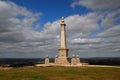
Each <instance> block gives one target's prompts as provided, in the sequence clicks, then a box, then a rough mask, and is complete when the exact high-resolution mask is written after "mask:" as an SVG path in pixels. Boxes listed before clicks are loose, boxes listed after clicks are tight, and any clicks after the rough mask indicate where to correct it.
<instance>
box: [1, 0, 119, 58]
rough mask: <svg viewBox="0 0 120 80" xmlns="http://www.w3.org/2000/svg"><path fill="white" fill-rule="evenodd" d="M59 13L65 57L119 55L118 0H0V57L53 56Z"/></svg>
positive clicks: (57, 33)
mask: <svg viewBox="0 0 120 80" xmlns="http://www.w3.org/2000/svg"><path fill="white" fill-rule="evenodd" d="M62 16H64V17H65V23H66V25H67V26H66V31H67V46H68V49H69V57H71V55H72V54H78V55H79V56H80V57H120V0H0V58H40V57H45V55H47V54H48V55H49V56H50V57H54V56H55V55H57V54H58V48H59V43H60V40H59V39H60V19H61V17H62Z"/></svg>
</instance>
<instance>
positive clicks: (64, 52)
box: [56, 17, 69, 64]
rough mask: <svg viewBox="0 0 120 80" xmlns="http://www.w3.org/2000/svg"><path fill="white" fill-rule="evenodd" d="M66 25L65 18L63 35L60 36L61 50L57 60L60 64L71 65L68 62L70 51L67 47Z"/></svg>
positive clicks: (62, 25)
mask: <svg viewBox="0 0 120 80" xmlns="http://www.w3.org/2000/svg"><path fill="white" fill-rule="evenodd" d="M65 27H66V24H65V22H64V17H62V20H61V35H60V48H59V49H58V50H59V56H58V59H57V62H56V63H58V64H69V62H68V49H67V45H66V29H65Z"/></svg>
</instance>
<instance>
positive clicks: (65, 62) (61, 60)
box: [55, 57, 70, 65]
mask: <svg viewBox="0 0 120 80" xmlns="http://www.w3.org/2000/svg"><path fill="white" fill-rule="evenodd" d="M55 64H60V65H69V64H70V63H69V61H68V59H67V58H66V57H62V58H61V57H58V58H57V60H56V61H55Z"/></svg>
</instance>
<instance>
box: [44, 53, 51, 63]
mask: <svg viewBox="0 0 120 80" xmlns="http://www.w3.org/2000/svg"><path fill="white" fill-rule="evenodd" d="M49 63H50V62H49V56H48V55H46V57H45V64H46V65H49Z"/></svg>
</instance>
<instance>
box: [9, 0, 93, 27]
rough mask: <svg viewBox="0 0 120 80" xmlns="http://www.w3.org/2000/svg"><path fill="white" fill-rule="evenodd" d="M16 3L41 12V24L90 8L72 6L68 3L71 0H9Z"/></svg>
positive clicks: (81, 12) (87, 11)
mask: <svg viewBox="0 0 120 80" xmlns="http://www.w3.org/2000/svg"><path fill="white" fill-rule="evenodd" d="M11 1H13V2H15V3H16V4H18V5H20V6H23V7H25V8H27V9H28V10H30V11H33V12H41V13H42V16H41V18H42V20H41V21H40V23H41V25H42V26H43V25H44V24H45V23H46V22H48V21H50V22H53V21H55V20H57V19H59V18H61V16H64V17H68V16H69V15H74V14H80V15H84V14H87V13H89V12H90V11H91V10H90V9H87V8H86V7H84V6H77V7H76V8H72V7H71V6H70V5H71V3H72V2H73V0H21V1H19V0H11Z"/></svg>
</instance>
